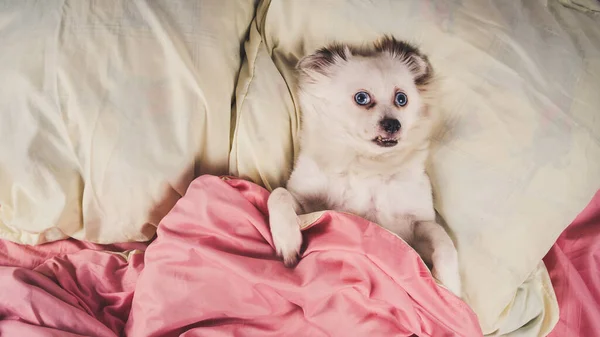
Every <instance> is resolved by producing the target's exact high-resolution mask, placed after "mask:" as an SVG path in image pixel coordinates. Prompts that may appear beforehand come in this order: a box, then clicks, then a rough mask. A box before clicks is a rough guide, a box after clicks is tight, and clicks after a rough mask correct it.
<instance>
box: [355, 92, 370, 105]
mask: <svg viewBox="0 0 600 337" xmlns="http://www.w3.org/2000/svg"><path fill="white" fill-rule="evenodd" d="M354 101H355V102H356V104H358V105H367V104H369V103H371V96H369V94H367V93H366V92H364V91H359V92H357V93H356V95H354Z"/></svg>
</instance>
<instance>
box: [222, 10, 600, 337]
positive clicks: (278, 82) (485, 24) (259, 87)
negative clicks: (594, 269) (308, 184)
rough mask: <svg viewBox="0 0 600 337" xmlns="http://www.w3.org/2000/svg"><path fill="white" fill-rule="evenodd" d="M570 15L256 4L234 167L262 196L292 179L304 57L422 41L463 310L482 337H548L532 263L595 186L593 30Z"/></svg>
mask: <svg viewBox="0 0 600 337" xmlns="http://www.w3.org/2000/svg"><path fill="white" fill-rule="evenodd" d="M571 12H574V13H575V14H573V13H571ZM576 15H582V16H583V15H585V14H583V13H581V12H577V11H573V10H570V9H568V8H565V7H563V6H561V5H560V4H558V3H557V2H555V1H549V2H547V3H545V2H544V1H527V0H523V1H498V2H481V1H478V0H469V1H458V2H457V1H438V0H410V1H393V0H381V1H377V2H376V5H374V2H370V1H358V0H356V1H354V0H348V1H341V0H331V1H321V0H306V1H295V0H281V1H268V0H264V1H261V3H260V4H259V7H258V10H257V16H256V19H255V21H254V22H253V24H252V25H251V28H250V39H249V41H248V42H247V43H246V45H245V49H246V52H247V59H246V60H245V63H244V65H243V66H242V71H241V74H240V79H239V81H238V87H237V92H236V97H237V101H236V107H235V113H236V116H237V119H236V130H235V134H234V140H233V148H232V153H231V170H232V172H233V173H234V174H238V175H241V176H243V177H247V178H249V179H251V180H253V181H255V182H257V183H260V184H264V185H265V186H267V187H268V188H274V187H276V186H280V185H281V184H283V183H284V182H285V180H286V179H287V176H288V174H289V172H290V169H291V167H292V163H293V158H294V154H295V153H296V151H297V150H298V149H297V140H298V139H297V134H298V128H299V123H300V122H299V121H300V119H299V116H300V115H299V111H298V110H297V103H296V102H295V96H294V86H295V74H294V71H293V67H294V65H295V63H296V62H297V60H298V59H299V58H300V57H302V56H303V55H306V54H308V53H311V52H313V51H314V50H315V49H316V48H318V47H321V46H322V45H324V44H326V43H328V42H331V41H333V40H337V41H341V42H348V43H364V42H365V41H369V40H373V39H376V38H378V37H380V36H381V35H382V34H383V33H391V34H394V35H395V36H396V37H398V38H401V39H407V40H410V41H414V42H417V43H418V44H419V45H420V46H421V47H422V49H423V51H424V52H425V53H427V54H428V55H429V56H430V59H431V62H432V64H433V66H434V68H435V69H437V71H438V73H439V74H440V77H441V80H442V91H441V93H440V111H439V113H441V114H443V116H444V119H445V125H444V127H443V128H442V131H441V132H440V133H439V134H437V135H436V137H435V139H434V151H433V160H432V164H431V167H430V168H429V172H430V175H431V178H432V181H433V184H434V194H435V197H436V202H435V206H436V209H437V211H438V212H439V213H440V214H441V216H442V217H443V219H444V220H445V222H447V224H448V226H449V228H450V231H451V232H452V235H453V236H454V237H455V239H456V243H457V248H458V251H459V258H460V264H461V268H462V278H463V283H464V292H465V294H466V300H467V301H468V303H469V304H471V305H472V307H473V309H474V310H475V312H476V313H477V315H478V317H479V319H480V322H481V326H482V328H483V330H484V332H485V333H486V334H491V335H505V334H510V333H514V334H515V335H519V336H538V335H546V334H547V333H548V332H549V331H550V329H551V328H552V327H553V326H554V324H555V323H556V321H557V319H558V307H557V302H556V298H555V297H554V294H553V292H552V287H551V285H550V283H549V276H548V273H547V271H546V270H545V269H544V266H543V264H542V263H541V260H542V258H543V256H544V255H545V254H546V252H547V251H548V250H549V249H550V247H551V245H552V244H553V243H554V241H555V240H556V238H557V237H558V235H559V234H560V232H561V231H562V230H563V229H564V228H565V226H566V225H567V224H568V223H570V222H571V221H572V220H573V219H574V218H575V216H576V215H577V214H578V212H580V211H581V210H582V209H583V208H584V206H585V205H586V204H587V203H588V202H589V200H590V199H591V197H592V196H593V194H594V192H595V191H596V190H597V189H598V187H600V141H599V140H600V119H599V118H597V114H598V108H599V107H600V95H598V94H597V93H598V92H600V63H599V62H598V60H599V58H598V52H597V51H598V49H599V48H600V41H599V39H597V36H598V31H597V27H598V26H600V23H598V22H597V21H596V20H595V19H594V18H591V17H580V18H575V17H574V16H576ZM594 27H595V28H594Z"/></svg>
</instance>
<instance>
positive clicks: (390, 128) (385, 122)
mask: <svg viewBox="0 0 600 337" xmlns="http://www.w3.org/2000/svg"><path fill="white" fill-rule="evenodd" d="M379 125H381V128H382V129H383V130H384V131H385V132H387V133H396V132H398V130H400V121H399V120H397V119H392V118H386V119H382V120H381V122H379Z"/></svg>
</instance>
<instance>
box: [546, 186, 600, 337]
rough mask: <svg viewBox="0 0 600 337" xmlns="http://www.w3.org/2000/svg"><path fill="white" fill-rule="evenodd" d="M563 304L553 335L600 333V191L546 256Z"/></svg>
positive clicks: (574, 336) (593, 335) (571, 336)
mask: <svg viewBox="0 0 600 337" xmlns="http://www.w3.org/2000/svg"><path fill="white" fill-rule="evenodd" d="M544 263H545V264H546V267H547V268H548V272H549V273H550V277H551V279H552V285H553V286H554V291H555V293H556V297H557V299H558V305H559V308H560V321H559V322H558V324H557V325H556V327H555V328H554V330H553V331H552V333H551V334H550V336H549V337H596V336H600V191H598V193H596V196H595V197H594V199H593V200H592V202H590V204H589V205H588V206H587V207H586V209H585V210H584V211H583V212H582V213H581V214H580V215H579V216H578V217H577V219H575V221H573V223H572V224H571V225H570V226H569V227H568V228H567V229H566V230H565V231H564V232H563V233H562V234H561V236H560V237H559V238H558V240H557V241H556V244H555V245H554V246H553V247H552V249H551V250H550V252H548V254H547V255H546V257H545V258H544Z"/></svg>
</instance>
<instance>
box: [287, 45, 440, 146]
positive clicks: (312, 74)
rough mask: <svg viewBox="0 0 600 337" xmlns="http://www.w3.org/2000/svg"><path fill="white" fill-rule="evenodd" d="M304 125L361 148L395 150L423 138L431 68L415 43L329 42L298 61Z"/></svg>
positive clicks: (426, 117) (431, 74)
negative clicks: (316, 126) (361, 45)
mask: <svg viewBox="0 0 600 337" xmlns="http://www.w3.org/2000/svg"><path fill="white" fill-rule="evenodd" d="M298 70H299V90H300V103H301V106H302V109H303V113H304V114H305V115H309V116H306V118H304V123H316V124H318V125H319V127H318V129H319V132H321V133H323V132H324V133H326V135H327V136H328V137H329V138H330V139H331V140H339V141H342V142H344V143H345V144H347V145H349V146H351V147H355V148H357V149H359V150H361V151H368V152H371V153H374V154H377V153H386V152H390V151H395V150H396V149H399V148H401V146H397V145H399V144H403V143H410V142H411V138H415V137H421V138H422V137H423V130H422V129H423V127H422V125H421V124H423V120H426V119H428V113H429V111H428V109H427V102H426V99H425V98H424V97H425V93H427V91H428V90H429V89H430V85H431V82H432V78H433V69H432V67H431V64H430V63H429V60H428V59H427V57H426V56H425V55H423V54H422V53H421V52H420V51H419V50H418V49H417V48H416V47H414V46H412V45H410V44H408V43H406V42H402V41H398V40H396V39H394V38H392V37H387V36H386V37H384V38H382V39H381V40H379V41H377V42H375V43H374V44H372V45H371V46H369V47H366V48H364V47H353V46H348V45H340V44H335V45H331V46H328V47H325V48H322V49H320V50H318V51H316V52H315V53H314V54H312V55H309V56H306V57H304V58H303V59H301V60H300V62H299V63H298Z"/></svg>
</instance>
